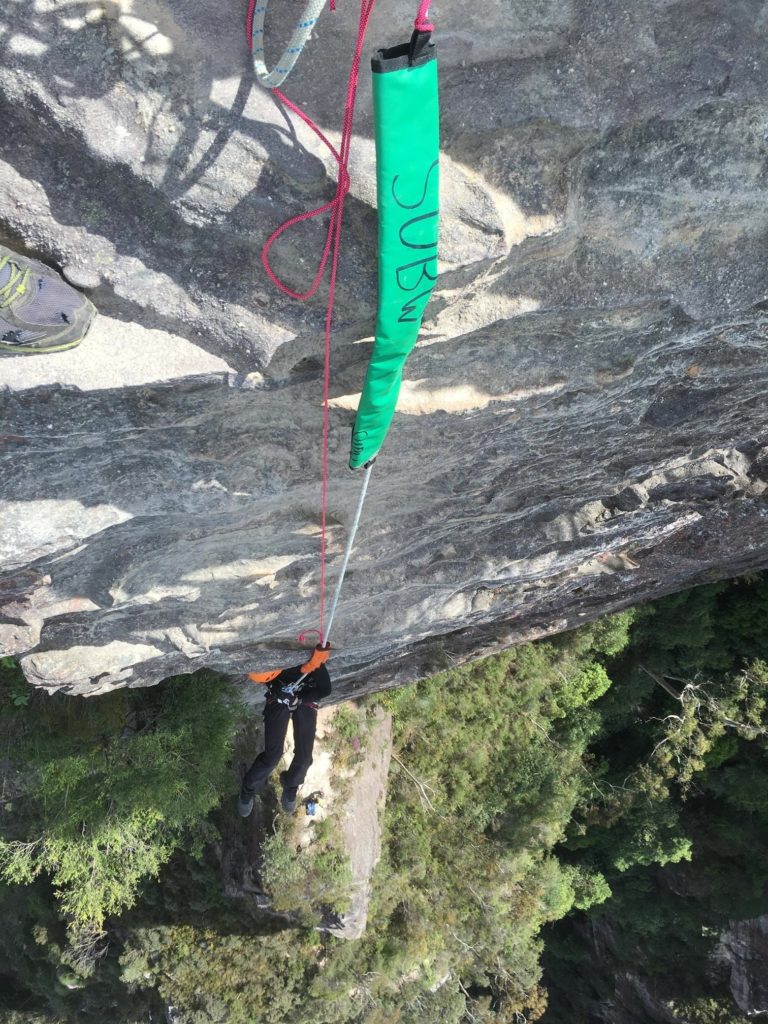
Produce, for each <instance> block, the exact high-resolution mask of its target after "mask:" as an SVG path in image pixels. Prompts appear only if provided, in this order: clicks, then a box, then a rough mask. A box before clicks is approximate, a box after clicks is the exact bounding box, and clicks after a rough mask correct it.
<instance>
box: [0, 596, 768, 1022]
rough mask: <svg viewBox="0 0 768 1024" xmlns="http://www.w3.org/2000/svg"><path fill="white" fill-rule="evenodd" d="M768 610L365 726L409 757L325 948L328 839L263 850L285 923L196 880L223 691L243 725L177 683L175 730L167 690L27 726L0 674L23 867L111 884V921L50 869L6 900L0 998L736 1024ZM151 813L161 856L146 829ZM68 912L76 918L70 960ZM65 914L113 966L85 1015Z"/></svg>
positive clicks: (331, 868)
mask: <svg viewBox="0 0 768 1024" xmlns="http://www.w3.org/2000/svg"><path fill="white" fill-rule="evenodd" d="M766 611H768V577H753V578H751V579H745V580H740V581H736V582H734V583H732V584H726V583H718V584H714V585H711V586H708V587H704V588H699V590H697V591H692V592H690V593H688V594H684V595H674V596H673V597H670V598H665V599H664V600H663V601H661V602H658V603H657V604H656V605H654V606H648V607H646V608H642V609H637V610H630V611H626V612H622V613H621V614H620V615H617V616H613V617H611V618H608V619H604V620H601V621H599V622H595V623H591V624H589V625H587V626H585V627H582V628H581V629H579V630H576V631H574V632H571V633H568V634H563V635H562V636H560V637H556V638H554V639H552V640H549V641H547V642H539V643H534V644H528V645H525V646H522V647H518V648H516V649H514V650H511V651H508V652H506V653H504V654H502V655H499V656H497V657H494V658H490V659H486V660H485V661H483V662H478V663H474V664H471V665H467V666H464V667H462V668H460V669H453V670H451V671H446V672H444V673H442V674H441V675H440V676H437V677H435V678H433V679H430V680H425V681H423V682H421V683H419V684H418V685H416V686H413V687H408V688H405V689H400V690H396V691H390V692H388V693H386V694H383V695H381V696H380V697H378V698H377V699H376V700H375V701H373V702H369V705H370V704H380V705H383V706H384V707H386V708H388V709H390V710H391V711H392V712H393V715H394V740H395V749H394V757H393V762H392V770H391V776H390V785H389V793H388V798H387V807H386V816H385V834H384V843H383V850H382V857H381V861H380V863H379V866H378V868H377V870H376V874H375V876H374V880H373V891H372V896H371V904H370V907H369V917H368V928H367V930H366V933H365V935H364V936H363V938H362V939H360V940H358V941H357V942H344V941H341V940H337V939H335V938H333V937H331V936H328V935H323V934H321V933H320V932H318V931H317V930H315V927H314V926H315V925H316V924H317V921H318V918H319V915H320V913H321V912H322V909H323V907H325V908H333V909H335V910H336V911H339V910H341V909H342V908H343V907H344V905H345V903H344V901H345V899H346V898H347V897H348V890H349V875H348V866H347V865H346V863H345V858H344V857H343V856H342V854H341V850H340V847H339V844H338V839H337V837H336V835H335V831H334V827H333V821H332V819H329V820H327V821H325V822H322V823H319V824H316V825H315V827H314V830H315V841H314V843H313V844H312V845H311V846H310V848H309V851H306V850H303V851H302V852H301V853H298V852H297V850H296V846H297V836H296V834H295V831H294V830H295V825H296V822H295V820H292V819H289V818H286V817H282V816H281V817H279V819H278V823H277V827H276V828H275V829H274V831H273V832H272V833H271V834H270V835H269V836H268V837H267V839H266V842H265V843H264V848H263V864H262V865H261V873H262V876H263V877H262V881H263V882H264V883H265V884H266V885H267V887H268V888H269V890H270V892H271V895H272V897H273V908H274V910H276V911H277V912H278V913H280V912H288V913H290V915H291V916H290V918H288V919H287V918H286V917H277V916H276V917H272V918H267V917H265V916H264V915H262V914H258V913H256V912H255V911H254V910H253V908H252V906H250V905H249V904H248V903H246V902H245V901H239V900H226V899H225V898H224V897H223V895H222V892H221V879H220V873H219V871H220V867H219V864H218V855H217V853H216V848H215V847H213V846H211V845H208V846H207V847H206V850H207V853H206V856H205V857H204V858H203V859H200V856H199V855H200V853H201V850H202V847H203V844H204V841H205V838H206V835H207V830H209V829H211V828H212V825H211V822H210V819H206V814H207V810H208V809H209V808H211V807H213V806H214V805H215V803H216V801H217V799H218V795H221V794H222V793H223V792H225V791H226V789H227V782H226V774H225V770H224V765H225V761H226V756H227V747H228V744H229V739H230V735H231V731H232V727H233V725H232V718H231V717H228V716H231V710H230V707H229V698H228V697H227V694H226V691H225V690H224V689H222V688H220V687H219V688H217V687H216V686H215V685H214V689H216V692H217V694H218V695H219V697H222V698H226V699H224V700H222V707H223V710H221V709H219V705H218V704H217V702H216V700H215V699H213V698H212V695H211V694H210V693H208V694H207V695H206V697H205V699H204V700H198V698H196V696H195V690H194V689H193V688H190V687H189V681H178V680H177V681H175V682H174V683H173V684H172V686H177V687H179V689H178V691H177V694H178V698H179V706H178V707H177V713H178V717H177V718H174V716H173V714H172V713H171V712H170V711H169V709H168V708H166V707H165V704H164V698H162V699H161V695H162V694H163V693H164V692H165V689H164V688H163V687H161V688H158V689H156V690H154V691H152V690H151V691H144V692H143V693H136V692H127V691H122V692H121V693H120V694H113V695H110V697H109V698H106V699H104V700H103V701H102V700H101V699H99V701H98V702H97V701H90V702H87V704H86V705H85V708H86V713H85V714H83V713H82V709H83V704H82V702H75V703H73V704H70V703H67V702H66V701H61V700H58V701H57V702H54V703H46V702H47V701H49V700H50V699H49V698H45V697H44V696H41V695H38V694H35V695H34V696H33V697H32V698H31V700H30V702H29V705H28V706H24V705H22V704H18V703H17V704H14V703H13V699H12V688H11V687H10V685H9V682H8V680H7V678H5V677H4V676H3V674H2V673H3V672H7V671H12V670H10V669H8V668H7V667H6V668H5V669H3V668H2V667H0V694H2V698H1V700H0V726H2V727H3V728H5V727H6V725H7V726H8V728H9V729H10V726H11V724H12V725H13V729H14V731H15V732H17V733H18V735H19V737H20V740H19V742H18V743H16V744H15V746H14V766H13V771H10V772H8V773H7V778H6V779H5V780H4V781H5V794H6V799H5V806H6V808H7V806H8V805H9V804H10V807H11V809H10V810H7V809H6V810H5V811H4V812H3V817H2V819H0V820H2V824H3V828H4V833H3V834H4V841H5V843H6V845H7V844H11V843H13V842H17V843H19V842H21V843H23V842H27V843H29V842H34V841H36V840H39V842H40V846H41V847H44V846H45V844H46V843H51V842H54V841H56V840H58V839H60V838H61V836H62V835H63V836H64V839H65V840H66V843H68V844H69V849H70V851H71V850H75V849H77V850H80V851H81V856H82V860H83V862H84V863H87V864H88V865H89V869H90V870H91V871H92V870H93V865H94V863H97V865H98V868H99V870H102V869H103V865H104V864H107V866H108V867H109V868H110V871H111V872H112V873H111V875H109V873H108V877H109V878H111V879H112V884H113V888H112V889H109V888H108V887H102V889H101V894H100V895H99V896H98V898H97V899H96V900H95V902H94V903H91V902H89V901H91V900H92V899H93V897H92V896H91V894H90V893H89V892H88V886H87V885H86V884H85V873H84V872H83V873H81V874H79V875H77V874H75V875H74V876H73V877H72V879H71V881H70V882H69V883H65V882H64V883H62V882H60V883H59V884H58V888H59V890H60V892H61V895H60V897H59V901H58V903H56V904H52V903H51V900H50V896H49V893H48V889H47V886H46V878H47V877H48V876H49V875H52V874H53V873H54V871H55V870H58V868H53V867H47V866H45V865H43V864H42V863H40V862H39V861H37V860H33V866H32V868H31V869H29V871H28V872H27V873H26V874H24V869H23V858H22V861H21V864H22V867H21V869H19V868H18V866H17V868H16V870H19V871H20V874H21V875H23V876H24V877H29V873H34V872H37V873H38V874H37V878H36V879H34V880H33V882H32V883H31V884H30V885H29V886H28V888H27V889H26V890H20V889H18V888H17V887H15V886H13V885H9V886H6V887H0V912H2V913H3V916H4V920H7V921H8V923H9V932H10V934H9V936H8V937H7V938H5V937H3V936H0V980H2V977H4V976H6V975H7V974H8V969H7V968H4V967H3V964H10V963H13V965H14V970H15V977H16V979H17V984H18V987H17V989H16V990H14V992H13V993H12V997H11V998H9V1000H8V1007H9V1012H10V1011H11V1010H13V1011H14V1012H15V1011H18V1010H19V1009H20V1007H21V1006H22V1004H23V1005H24V1007H25V1008H26V1009H24V1012H28V1014H29V1019H30V1020H34V1019H35V1014H39V1016H40V1024H42V1022H43V1021H45V1024H54V1021H55V1024H58V1022H59V1020H62V1021H69V1020H74V1019H77V1020H80V1019H81V1018H82V1019H84V1020H88V1019H91V1017H93V1019H94V1020H96V1019H98V1020H102V1019H110V1020H115V1021H116V1022H120V1024H133V1021H134V1020H136V1021H137V1022H138V1020H146V1019H149V1017H150V1015H156V1012H157V1011H156V1007H157V1005H159V1004H165V1005H166V1006H167V1005H172V1006H174V1007H175V1008H176V1010H175V1012H176V1014H177V1017H178V1020H179V1022H180V1024H224V1022H226V1024H251V1022H253V1021H258V1022H259V1024H286V1022H288V1021H290V1022H291V1024H406V1022H407V1024H438V1022H439V1024H475V1022H477V1024H511V1022H513V1021H514V1022H515V1024H522V1022H524V1021H535V1020H538V1019H543V1020H545V1021H550V1022H552V1024H561V1022H563V1021H566V1020H567V1021H571V1020H587V1019H592V1016H591V1015H592V1011H593V1008H594V1006H595V1005H602V1006H605V1005H606V1004H609V1003H610V1002H611V1000H612V999H613V997H614V979H615V976H616V975H617V974H627V973H631V974H633V975H634V976H638V977H647V978H649V979H651V980H650V981H649V985H650V986H651V987H652V988H653V989H654V991H656V992H658V994H659V997H660V998H662V1000H666V1002H667V1003H668V1004H669V1005H670V1006H674V1008H675V1011H676V1012H677V1013H678V1014H681V1015H683V1016H682V1019H685V1020H690V1021H692V1022H694V1024H731V1021H732V1020H736V1019H738V1018H737V1017H736V1016H733V1011H732V1008H731V1007H730V1004H729V1002H728V1000H727V999H726V997H725V994H724V988H723V985H724V982H723V980H722V979H721V978H720V977H719V976H717V975H716V972H715V971H713V968H712V964H711V962H710V961H709V960H708V959H707V958H708V956H709V954H710V952H711V950H712V947H713V943H714V941H715V939H716V936H717V934H718V931H719V929H720V927H721V926H722V924H723V922H724V921H726V920H727V919H728V918H730V917H739V916H743V917H747V916H754V915H755V913H759V912H761V910H763V909H765V910H768V889H767V888H766V882H765V872H764V867H763V865H764V864H765V862H766V861H767V860H768V796H766V794H768V764H767V762H766V757H765V753H766V735H765V719H766V691H767V690H768V668H767V667H766V660H767V659H768V631H767V630H766V629H765V621H766V617H765V616H766ZM17 682H18V681H17ZM168 692H171V691H168ZM158 702H159V703H158ZM75 705H76V708H77V711H76V712H74V711H70V710H69V709H70V708H71V707H75ZM200 706H205V709H206V714H205V716H200V715H199V714H198V711H199V708H200ZM196 708H197V709H198V710H196ZM97 711H98V713H97ZM220 713H221V715H222V718H221V720H220V722H219V724H218V725H216V724H215V723H216V719H217V716H218V715H219V714H220ZM201 717H205V718H206V722H205V723H203V722H201V721H200V720H199V719H200V718H201ZM365 717H366V706H365V705H363V706H361V707H358V708H355V709H353V708H351V707H350V708H345V709H342V710H341V711H340V712H339V713H338V715H337V726H336V735H337V738H338V748H339V749H338V753H339V754H341V753H342V752H345V753H344V756H349V761H348V762H347V763H352V761H353V753H354V749H353V746H354V744H355V743H356V741H358V740H359V741H360V745H361V746H362V744H363V743H364V741H365V733H366V729H365ZM208 719H211V720H212V721H208ZM54 721H56V722H57V723H58V724H57V725H56V726H55V727H54ZM33 723H34V724H33ZM9 736H10V732H9ZM142 737H144V738H145V740H144V742H145V743H146V746H144V745H142V743H138V744H137V740H139V739H141V738H142ZM158 737H163V739H162V741H158ZM153 740H154V742H153ZM57 743H60V746H59V747H57ZM350 751H351V752H352V753H350ZM22 754H23V756H22ZM190 765H191V766H192V767H191V768H190ZM131 768H133V773H132V775H133V777H131V770H130V769H131ZM139 769H140V770H139ZM193 772H194V773H197V774H196V775H195V776H194V777H195V778H196V779H198V780H200V779H209V780H210V786H209V787H208V789H207V790H206V788H205V787H204V786H201V785H200V784H199V782H198V783H197V785H195V784H193V783H191V782H190V778H191V777H192V775H193ZM180 776H182V777H183V778H180ZM184 785H187V788H186V789H183V788H180V787H183V786H184ZM54 794H55V797H54ZM176 804H180V805H181V806H180V808H179V810H175V809H174V807H175V805H176ZM187 812H189V816H188V818H184V816H183V815H184V814H185V813H187ZM152 813H154V814H155V815H156V817H155V818H153V819H152V820H151V821H150V822H149V824H148V826H147V827H148V830H149V831H148V835H149V838H148V840H147V843H148V846H149V853H150V854H151V857H150V856H145V855H144V853H143V852H142V847H141V835H140V834H139V835H138V837H137V836H136V835H134V834H133V833H132V832H131V829H132V828H139V826H140V825H141V823H142V822H143V821H145V820H146V816H147V815H148V814H152ZM76 818H77V822H76V824H77V825H80V826H85V828H84V829H83V835H82V836H80V835H79V834H78V832H77V827H73V822H75V819H76ZM206 822H207V823H206ZM65 825H66V828H65ZM238 825H239V823H238ZM110 827H111V828H113V829H115V830H116V831H117V832H119V833H120V835H119V837H118V836H115V837H114V839H113V841H114V842H115V843H116V844H117V846H118V847H119V845H120V844H121V843H123V842H124V841H126V839H125V837H129V839H130V837H131V836H133V838H132V839H131V840H130V841H131V842H132V847H131V849H130V851H126V850H125V849H124V850H123V858H124V860H125V862H126V863H127V865H128V866H127V869H126V870H124V871H123V873H122V876H121V877H120V878H119V879H118V878H117V870H116V868H115V866H114V865H111V862H110V857H109V855H107V853H106V848H105V845H102V846H99V845H98V843H95V844H94V836H95V835H96V830H98V829H103V830H104V831H102V832H99V833H98V835H99V836H101V838H102V842H103V843H105V841H106V840H108V839H109V838H110V835H111V833H110V831H109V828H110ZM67 829H68V831H67ZM62 830H63V831H62ZM193 839H195V840H196V843H192V852H193V856H192V857H190V856H189V853H188V849H189V847H190V843H191V841H192V840H193ZM36 849H37V848H36ZM97 852H98V854H99V858H98V859H97V858H96V853H97ZM110 854H111V851H110ZM34 857H35V858H36V857H38V853H37V852H36V853H35V854H34ZM88 857H90V858H91V860H90V862H89V861H88V860H87V858H88ZM152 857H154V858H155V859H154V860H152V859H151V858H152ZM118 861H119V858H118ZM70 863H71V861H70ZM6 870H7V871H8V870H13V868H12V867H11V861H10V860H8V859H7V860H6ZM72 870H74V868H73V869H72ZM103 870H106V869H103ZM153 873H155V874H157V876H158V882H157V883H156V884H151V885H150V884H142V883H143V880H145V879H146V878H147V877H149V876H150V875H151V874H153ZM65 877H66V876H65ZM88 877H89V878H90V875H89V876H88ZM96 877H97V880H98V879H100V876H99V875H98V871H97V875H96ZM118 883H119V884H118ZM131 886H132V887H131ZM121 887H122V888H121ZM22 892H23V893H24V894H25V896H28V897H29V899H28V900H25V899H23V898H22V897H20V895H19V894H20V893H22ZM67 896H69V897H70V898H71V899H72V901H73V902H72V903H71V904H67V903H66V899H67ZM123 897H125V898H124V900H123V902H122V903H121V899H122V898H123ZM110 899H112V900H113V901H114V902H113V903H110V902H109V901H110ZM134 900H135V905H134V907H133V909H127V910H126V909H125V908H126V907H127V905H128V903H130V902H132V901H134ZM62 903H63V904H64V906H65V907H66V908H67V909H69V908H70V907H73V908H74V911H72V910H70V918H69V937H68V938H67V935H66V934H65V930H64V927H63V925H62V923H61V921H60V920H59V919H58V918H57V914H56V912H55V911H57V910H60V909H61V906H62ZM112 907H114V912H112V911H111V910H110V909H109V908H112ZM73 912H79V913H80V914H81V915H82V920H83V921H85V922H86V932H85V934H86V938H87V936H88V935H91V936H92V935H93V933H94V929H95V928H96V927H97V923H99V922H101V921H104V920H105V918H104V915H105V914H106V915H108V918H109V915H111V918H109V919H108V920H107V921H106V924H107V925H108V926H109V934H110V940H111V946H110V948H109V950H108V951H106V953H105V955H104V957H103V958H102V960H101V962H100V963H99V964H98V970H96V972H95V974H94V976H93V977H90V978H88V979H87V983H86V984H85V987H84V988H79V989H70V988H68V987H67V986H68V985H81V984H83V981H82V978H81V977H78V976H77V975H75V974H73V973H72V972H71V969H70V968H69V967H68V964H67V961H68V959H69V960H70V961H71V960H72V955H71V950H72V940H73V938H76V937H77V930H76V928H74V927H73V925H74V923H75V918H74V917H72V916H71V914H72V913H73ZM118 914H119V915H120V916H119V917H118ZM99 915H101V916H99ZM587 915H588V916H589V920H590V929H589V931H588V934H589V936H590V940H589V943H588V945H587V946H586V947H585V945H584V942H583V936H584V934H585V929H584V923H585V921H586V919H587ZM15 936H18V941H17V944H16V946H14V941H13V937H15ZM545 942H546V945H547V949H548V952H547V954H546V959H545V963H546V972H545V975H544V978H543V981H542V967H541V955H542V950H543V948H544V944H545ZM593 946H594V948H595V949H597V950H598V951H599V956H598V957H597V958H595V959H593V960H591V961H590V960H589V959H588V958H589V957H590V955H591V949H592V948H593ZM99 951H100V950H99V949H97V950H96V951H95V952H99ZM93 953H94V951H93V950H91V953H90V954H89V955H90V956H91V959H93ZM575 965H578V969H576V968H575ZM68 971H69V973H67V972H68ZM547 990H548V991H547ZM548 1001H549V1005H548ZM0 1006H2V1002H0ZM46 1014H49V1016H46ZM1 1020H2V1017H0V1021H1ZM14 1024H15V1022H14Z"/></svg>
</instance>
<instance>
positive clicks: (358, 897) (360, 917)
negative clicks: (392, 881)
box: [326, 708, 392, 939]
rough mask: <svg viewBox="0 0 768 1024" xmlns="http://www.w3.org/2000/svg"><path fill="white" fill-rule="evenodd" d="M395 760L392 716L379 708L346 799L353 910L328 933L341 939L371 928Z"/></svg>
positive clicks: (344, 835)
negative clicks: (391, 767)
mask: <svg viewBox="0 0 768 1024" xmlns="http://www.w3.org/2000/svg"><path fill="white" fill-rule="evenodd" d="M391 758H392V715H391V714H389V713H388V712H386V711H384V710H383V708H377V709H376V711H375V714H374V718H373V721H372V722H371V724H370V727H369V731H368V735H367V737H366V741H365V754H364V756H363V760H362V763H361V764H360V765H359V766H358V767H357V769H356V771H355V773H354V775H353V777H352V779H351V781H350V783H349V791H348V792H347V793H346V795H345V799H344V802H343V806H342V807H340V808H339V810H338V813H339V814H340V816H341V835H342V838H343V842H344V847H345V849H346V851H347V854H348V856H349V866H350V871H351V874H352V885H351V889H350V907H349V910H348V911H347V912H346V913H345V914H344V915H343V917H342V918H341V921H340V922H339V923H338V925H332V926H330V927H328V928H327V929H326V930H327V931H329V932H331V933H332V934H333V935H336V936H338V937H339V938H340V939H359V938H361V937H362V936H363V935H364V934H365V928H366V925H367V924H368V907H369V904H370V900H371V879H372V878H373V872H374V869H375V867H376V865H377V864H378V863H379V860H380V858H381V833H382V824H383V817H384V804H385V801H386V798H387V785H388V783H387V780H388V776H389V764H390V761H391Z"/></svg>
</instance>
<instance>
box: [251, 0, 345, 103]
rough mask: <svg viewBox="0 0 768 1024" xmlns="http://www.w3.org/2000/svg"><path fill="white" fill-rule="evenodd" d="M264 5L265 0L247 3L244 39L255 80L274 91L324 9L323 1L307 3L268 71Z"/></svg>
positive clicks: (299, 53)
mask: <svg viewBox="0 0 768 1024" xmlns="http://www.w3.org/2000/svg"><path fill="white" fill-rule="evenodd" d="M268 2H269V0H250V3H249V5H248V18H247V21H246V37H247V39H248V46H249V48H250V50H251V53H252V54H253V70H254V72H255V74H256V77H257V78H258V80H259V82H261V84H262V85H264V86H266V87H267V89H276V88H277V87H278V86H279V85H282V84H283V82H284V81H285V80H286V78H287V77H288V75H290V73H291V71H293V67H294V64H295V63H296V61H297V60H298V59H299V57H300V56H301V51H302V50H303V49H304V47H305V46H306V45H307V43H308V42H309V38H310V36H311V35H312V29H313V28H314V27H315V24H316V23H317V19H318V18H319V17H320V14H321V13H322V10H323V8H324V7H325V0H308V3H307V5H306V7H305V8H304V13H303V14H302V15H301V17H300V18H299V20H298V22H297V23H296V27H295V28H294V30H293V35H292V36H291V38H290V39H289V40H288V45H287V46H286V48H285V49H284V50H283V53H282V56H281V57H280V59H279V60H278V62H277V64H276V65H275V66H274V68H273V69H272V70H271V71H270V70H269V68H268V67H267V65H266V64H265V62H264V18H265V16H266V13H267V3H268ZM335 9H336V3H335V0H331V10H332V11H333V10H335Z"/></svg>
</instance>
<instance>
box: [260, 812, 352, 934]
mask: <svg viewBox="0 0 768 1024" xmlns="http://www.w3.org/2000/svg"><path fill="white" fill-rule="evenodd" d="M296 833H297V830H296V821H295V819H294V818H291V817H288V816H286V815H282V816H280V817H279V818H278V819H277V820H276V822H275V825H274V828H273V831H272V834H271V835H270V836H268V837H267V839H266V840H265V842H264V844H263V846H262V856H263V863H262V867H261V871H260V874H261V880H262V883H263V885H265V886H266V888H267V890H268V891H269V892H270V893H271V894H272V905H273V907H274V908H275V910H278V911H280V912H283V913H289V914H295V915H296V916H297V918H298V920H300V921H301V922H302V923H303V924H304V925H305V926H306V925H312V924H317V923H318V921H319V920H321V918H322V917H323V913H324V912H326V911H330V912H331V913H333V914H336V915H341V914H343V913H344V912H345V911H346V910H347V909H348V908H349V902H350V885H351V881H352V873H351V870H350V866H349V858H348V856H347V854H346V852H345V851H344V849H343V848H342V845H341V842H340V839H339V836H338V833H337V832H336V830H335V829H334V828H333V827H332V822H331V821H329V820H328V819H326V820H325V821H319V822H316V823H314V824H313V828H312V841H311V843H310V844H309V846H307V847H306V848H304V849H300V848H299V847H298V845H297V834H296Z"/></svg>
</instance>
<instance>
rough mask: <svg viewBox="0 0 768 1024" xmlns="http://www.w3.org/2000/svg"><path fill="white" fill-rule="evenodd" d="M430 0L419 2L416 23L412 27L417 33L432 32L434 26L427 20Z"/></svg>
mask: <svg viewBox="0 0 768 1024" xmlns="http://www.w3.org/2000/svg"><path fill="white" fill-rule="evenodd" d="M431 2H432V0H421V3H420V4H419V11H418V14H417V15H416V21H414V23H413V25H414V28H415V29H416V31H417V32H434V31H435V26H434V25H433V24H432V22H431V21H430V20H429V6H430V3H431Z"/></svg>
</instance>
